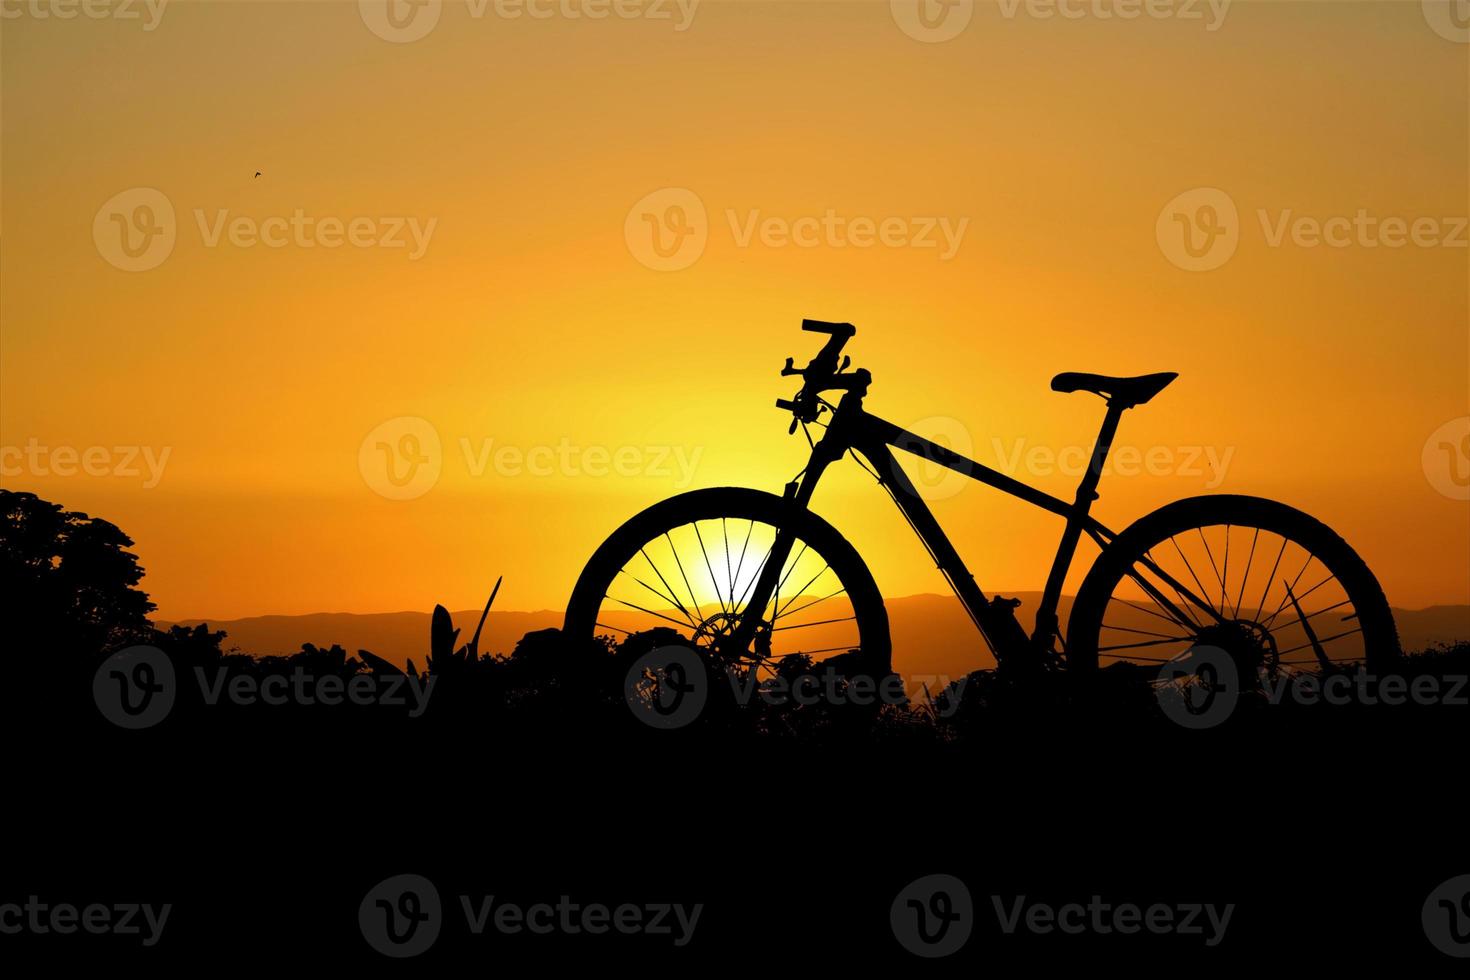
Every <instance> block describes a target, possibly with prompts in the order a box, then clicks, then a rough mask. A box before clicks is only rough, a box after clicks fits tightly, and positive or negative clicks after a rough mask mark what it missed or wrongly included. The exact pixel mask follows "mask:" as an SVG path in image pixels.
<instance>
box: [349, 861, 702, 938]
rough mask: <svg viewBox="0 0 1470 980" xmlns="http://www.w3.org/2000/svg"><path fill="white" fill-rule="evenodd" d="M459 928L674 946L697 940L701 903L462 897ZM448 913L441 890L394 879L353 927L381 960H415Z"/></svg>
mask: <svg viewBox="0 0 1470 980" xmlns="http://www.w3.org/2000/svg"><path fill="white" fill-rule="evenodd" d="M456 904H457V905H458V906H459V909H460V911H461V913H462V914H463V916H464V928H465V930H466V932H468V933H469V935H471V936H482V935H484V934H485V933H486V932H495V933H498V934H500V935H505V936H516V935H522V934H528V935H531V936H548V935H568V936H576V935H588V936H602V935H607V934H609V933H616V934H620V935H624V936H631V935H643V936H651V937H655V938H659V937H666V938H667V939H668V940H670V941H671V942H672V943H673V945H674V946H680V947H682V946H687V945H688V944H689V942H690V940H692V939H693V938H694V931H695V929H696V928H697V927H698V925H699V917H700V915H701V913H703V911H704V905H703V903H695V904H693V905H685V904H682V903H677V902H644V903H636V902H624V903H621V904H618V905H606V904H604V903H601V902H578V901H573V899H572V897H571V896H570V895H561V896H559V897H558V899H557V901H556V902H554V903H553V902H533V903H530V904H523V903H518V902H513V901H507V900H506V899H504V898H498V897H497V896H495V895H484V894H482V895H469V894H461V895H459V896H458V902H457V903H456ZM446 918H447V914H446V912H445V910H444V903H443V902H442V901H441V899H440V897H439V890H438V889H437V888H436V887H435V886H434V883H433V882H431V881H430V880H429V879H427V878H425V877H423V876H422V875H414V874H404V875H394V876H393V877H391V878H386V879H384V880H383V881H380V882H378V883H377V884H376V885H374V886H373V887H372V888H371V889H369V890H368V892H367V894H366V895H364V896H363V899H362V902H361V903H360V904H359V906H358V925H359V927H360V928H361V930H362V935H363V939H365V940H366V941H367V943H368V945H369V946H371V947H372V948H373V949H375V950H377V951H378V952H380V953H382V954H383V955H385V956H391V957H394V958H399V959H402V958H406V957H410V956H417V955H418V954H420V953H422V952H424V951H426V950H427V949H428V948H429V947H431V946H432V945H433V944H434V942H435V940H436V939H438V937H439V934H440V932H441V931H442V930H443V928H444V925H445V919H446Z"/></svg>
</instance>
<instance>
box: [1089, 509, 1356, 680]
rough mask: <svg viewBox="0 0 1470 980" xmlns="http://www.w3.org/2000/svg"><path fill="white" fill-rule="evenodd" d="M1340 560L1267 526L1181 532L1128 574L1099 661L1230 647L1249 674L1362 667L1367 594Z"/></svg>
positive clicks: (1110, 607) (1140, 660) (1117, 592)
mask: <svg viewBox="0 0 1470 980" xmlns="http://www.w3.org/2000/svg"><path fill="white" fill-rule="evenodd" d="M1340 571H1341V570H1340V569H1337V568H1334V567H1333V566H1332V564H1331V558H1330V556H1329V557H1327V558H1324V556H1323V555H1321V554H1320V553H1319V552H1318V551H1315V550H1313V549H1312V548H1311V547H1310V546H1308V545H1306V544H1303V543H1302V542H1301V541H1299V540H1297V539H1296V538H1295V537H1293V536H1291V535H1285V534H1282V533H1280V532H1279V531H1276V530H1272V529H1269V528H1264V527H1257V526H1251V525H1241V524H1224V523H1221V524H1209V525H1201V526H1198V527H1192V528H1188V529H1186V530H1182V531H1179V532H1176V533H1175V534H1172V535H1170V536H1168V537H1166V538H1164V539H1162V540H1161V541H1159V542H1158V543H1157V544H1155V545H1153V547H1151V548H1149V549H1148V550H1147V551H1145V552H1144V554H1143V556H1142V558H1139V559H1136V560H1135V561H1134V562H1133V563H1132V565H1130V566H1129V568H1127V569H1126V570H1125V571H1124V574H1123V575H1122V576H1121V577H1120V579H1119V581H1118V583H1117V584H1116V585H1115V586H1114V588H1113V592H1112V594H1111V595H1110V596H1109V598H1108V600H1107V603H1106V604H1105V605H1104V607H1103V615H1102V617H1101V620H1100V626H1099V629H1098V637H1097V655H1098V661H1099V664H1100V665H1102V666H1107V665H1109V664H1114V663H1120V662H1123V663H1134V664H1168V663H1175V662H1179V661H1182V660H1187V659H1188V658H1189V657H1190V656H1191V654H1192V651H1194V650H1195V649H1196V648H1199V647H1212V648H1217V649H1221V650H1224V651H1225V652H1226V653H1227V654H1228V655H1229V656H1230V658H1231V660H1233V661H1234V662H1235V665H1236V668H1237V670H1238V671H1240V672H1241V674H1242V676H1258V675H1263V674H1264V675H1278V674H1288V675H1291V674H1300V673H1316V672H1322V671H1330V670H1340V669H1355V668H1357V667H1358V666H1360V665H1362V664H1363V663H1365V662H1366V661H1367V660H1368V659H1369V655H1370V651H1369V650H1368V648H1367V646H1366V642H1367V641H1368V637H1367V636H1366V634H1365V633H1364V628H1363V624H1362V622H1361V621H1360V619H1359V613H1360V612H1361V609H1360V608H1359V602H1360V599H1355V597H1354V596H1353V595H1352V594H1351V591H1350V589H1349V587H1348V585H1347V584H1345V583H1344V581H1343V579H1342V577H1341V575H1340V574H1339V573H1340Z"/></svg>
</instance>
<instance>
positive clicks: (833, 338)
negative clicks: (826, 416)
mask: <svg viewBox="0 0 1470 980" xmlns="http://www.w3.org/2000/svg"><path fill="white" fill-rule="evenodd" d="M801 329H803V330H805V331H807V332H808V333H824V334H827V335H828V340H827V342H826V343H825V344H823V345H822V349H821V350H820V351H818V352H817V356H816V357H813V358H812V359H811V360H810V361H808V362H807V365H806V367H804V368H797V367H795V366H794V365H793V361H792V358H789V357H788V358H786V366H785V367H784V368H782V369H781V375H782V376H783V377H785V376H786V375H791V374H799V375H801V376H802V378H803V379H804V380H803V384H802V386H801V390H800V391H798V392H797V393H796V397H795V398H793V399H791V400H789V401H788V400H786V399H784V398H782V399H777V401H776V407H777V408H780V409H784V410H785V411H789V412H791V413H792V414H793V415H794V416H796V418H795V419H794V420H793V421H792V423H791V431H792V432H795V431H796V425H797V423H798V422H812V421H815V420H816V417H817V414H818V413H819V412H820V410H821V403H820V401H819V400H818V399H819V396H820V395H821V393H822V392H824V391H830V390H832V389H833V388H845V389H851V388H854V387H857V386H858V384H859V379H858V378H856V377H855V376H853V375H842V374H840V372H841V371H842V369H843V368H845V367H847V361H846V360H844V361H843V362H842V363H841V365H840V366H839V364H838V360H837V358H838V355H840V354H841V353H842V348H843V347H844V346H846V344H847V342H848V341H849V340H851V339H852V337H853V335H854V334H856V333H857V327H854V326H853V325H852V324H850V323H829V322H827V321H826V320H802V321H801ZM857 374H861V375H864V377H863V378H862V379H861V381H860V384H861V386H862V387H864V388H865V387H866V386H867V383H868V382H867V378H866V374H867V372H866V371H859V372H857Z"/></svg>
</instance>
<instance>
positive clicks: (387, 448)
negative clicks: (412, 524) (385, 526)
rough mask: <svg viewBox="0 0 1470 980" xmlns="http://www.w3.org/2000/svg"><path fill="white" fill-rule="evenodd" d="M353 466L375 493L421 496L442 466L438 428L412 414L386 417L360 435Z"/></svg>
mask: <svg viewBox="0 0 1470 980" xmlns="http://www.w3.org/2000/svg"><path fill="white" fill-rule="evenodd" d="M357 468H358V471H359V472H360V473H361V474H362V479H363V481H364V482H365V483H366V484H367V485H368V487H369V488H370V489H371V490H372V491H373V492H374V493H376V494H378V495H379V496H382V497H386V498H388V499H389V500H413V499H415V498H416V497H422V496H423V495H424V494H426V493H428V492H429V491H430V490H432V489H433V487H434V484H436V483H438V482H439V474H440V472H441V471H442V470H443V468H444V451H443V447H442V446H441V445H440V442H439V430H437V429H435V428H434V426H433V425H432V424H431V423H430V422H429V421H428V420H427V419H421V418H418V417H417V416H413V415H401V416H399V417H398V418H393V419H389V420H388V421H386V422H384V423H382V424H381V425H379V426H378V427H377V428H375V429H373V431H371V432H369V433H368V434H367V436H366V437H364V438H363V440H362V445H361V446H359V447H358V450H357Z"/></svg>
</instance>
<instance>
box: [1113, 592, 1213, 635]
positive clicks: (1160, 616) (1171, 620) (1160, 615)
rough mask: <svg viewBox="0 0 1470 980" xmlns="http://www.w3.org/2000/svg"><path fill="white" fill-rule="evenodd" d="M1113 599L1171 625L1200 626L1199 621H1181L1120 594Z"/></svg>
mask: <svg viewBox="0 0 1470 980" xmlns="http://www.w3.org/2000/svg"><path fill="white" fill-rule="evenodd" d="M1179 598H1181V599H1183V598H1184V597H1183V596H1180V597H1179ZM1112 601H1113V602H1121V603H1122V604H1123V605H1125V606H1127V607H1128V608H1129V609H1137V610H1138V611H1139V612H1141V613H1148V614H1149V615H1150V616H1152V617H1154V618H1155V619H1162V620H1163V621H1164V622H1166V623H1168V624H1169V625H1170V626H1183V627H1185V628H1194V627H1197V626H1199V623H1197V622H1194V621H1192V620H1191V621H1190V622H1188V623H1181V622H1179V621H1178V620H1177V619H1175V618H1174V617H1172V616H1165V615H1164V614H1163V613H1161V612H1155V611H1154V610H1152V609H1145V608H1144V607H1142V606H1137V605H1134V604H1133V603H1131V602H1129V601H1128V600H1127V599H1122V598H1119V597H1118V596H1113V598H1112Z"/></svg>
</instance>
